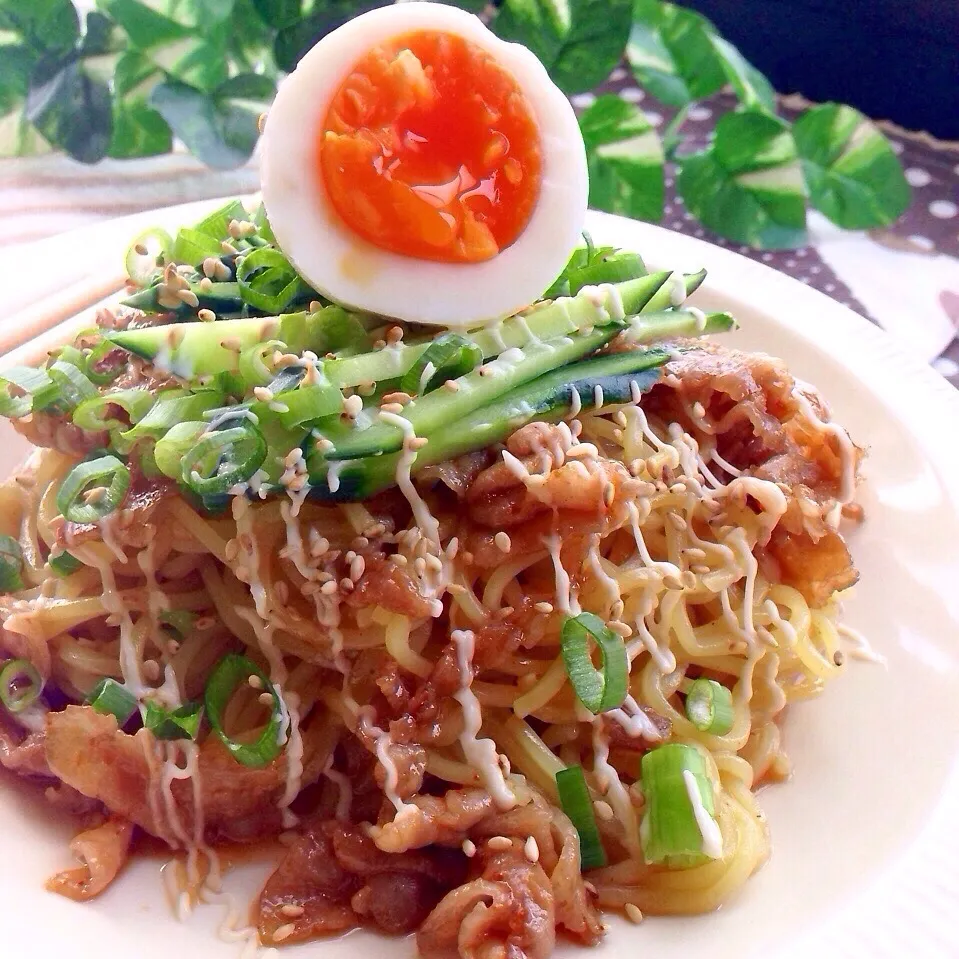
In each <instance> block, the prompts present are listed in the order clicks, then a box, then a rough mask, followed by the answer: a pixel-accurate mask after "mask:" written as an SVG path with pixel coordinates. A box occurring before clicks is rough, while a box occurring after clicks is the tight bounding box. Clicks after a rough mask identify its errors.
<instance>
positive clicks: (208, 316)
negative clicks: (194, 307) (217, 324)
mask: <svg viewBox="0 0 959 959" xmlns="http://www.w3.org/2000/svg"><path fill="white" fill-rule="evenodd" d="M196 318H197V319H198V320H199V321H200V322H201V323H212V322H213V321H214V320H215V319H216V313H214V312H213V310H198V311H197V314H196Z"/></svg>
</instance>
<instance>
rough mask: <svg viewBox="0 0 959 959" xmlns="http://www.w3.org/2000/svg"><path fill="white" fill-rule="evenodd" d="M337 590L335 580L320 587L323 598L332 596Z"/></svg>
mask: <svg viewBox="0 0 959 959" xmlns="http://www.w3.org/2000/svg"><path fill="white" fill-rule="evenodd" d="M338 588H339V587H338V586H337V585H336V580H330V582H328V583H324V584H323V585H322V586H321V587H320V592H321V593H322V594H323V595H324V596H332V595H333V594H334V593H335V592H336V591H337V589H338Z"/></svg>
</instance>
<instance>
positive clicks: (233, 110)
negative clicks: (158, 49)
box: [149, 75, 273, 169]
mask: <svg viewBox="0 0 959 959" xmlns="http://www.w3.org/2000/svg"><path fill="white" fill-rule="evenodd" d="M237 91H239V92H240V93H242V94H244V95H243V96H237V95H236V93H237ZM256 91H260V92H261V93H263V94H264V95H269V94H271V93H272V92H273V84H272V83H271V82H270V81H269V80H267V79H266V78H265V77H253V76H252V75H249V76H246V77H233V78H232V79H230V80H228V81H226V82H225V83H224V84H223V85H222V86H221V87H220V88H218V90H217V91H216V92H214V93H212V94H208V93H204V92H203V91H201V90H197V89H196V88H195V87H191V86H188V85H186V84H184V83H179V82H177V81H172V80H171V81H168V82H166V83H161V84H160V85H159V86H157V87H155V88H154V90H153V91H152V93H151V94H150V100H149V103H150V106H152V107H153V108H154V109H155V110H157V111H158V112H159V113H160V114H161V116H162V117H163V119H164V120H166V122H167V123H168V124H169V125H170V128H171V129H172V130H173V132H174V133H175V134H176V135H177V136H178V137H179V138H180V139H181V140H182V141H183V142H184V143H185V144H186V146H187V148H188V149H189V150H190V152H191V153H193V154H194V155H195V156H196V157H198V158H199V159H200V160H202V161H203V162H204V163H205V164H207V166H212V167H216V168H218V169H229V168H232V167H238V166H242V165H243V164H244V163H246V161H247V160H248V159H249V158H250V155H251V154H252V152H253V147H254V146H255V145H256V140H257V137H258V136H259V131H258V130H257V120H258V119H259V116H260V114H261V113H262V112H263V110H264V109H266V106H267V102H266V100H265V97H264V99H262V100H251V99H250V97H249V96H248V94H250V93H253V92H256Z"/></svg>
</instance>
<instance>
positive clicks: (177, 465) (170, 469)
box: [153, 420, 210, 480]
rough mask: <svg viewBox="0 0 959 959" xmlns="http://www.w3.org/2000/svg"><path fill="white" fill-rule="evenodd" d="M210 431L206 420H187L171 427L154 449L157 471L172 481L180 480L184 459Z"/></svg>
mask: <svg viewBox="0 0 959 959" xmlns="http://www.w3.org/2000/svg"><path fill="white" fill-rule="evenodd" d="M209 429H210V424H209V423H208V422H206V421H205V420H187V421H186V422H185V423H177V424H176V425H175V426H171V427H170V429H168V430H167V432H166V433H165V434H164V435H163V436H161V437H160V439H158V440H157V444H156V446H154V447H153V459H154V461H155V462H156V467H157V469H158V470H159V471H160V472H161V473H162V474H163V475H164V476H169V477H170V479H175V480H178V479H180V475H181V469H182V464H183V457H184V456H185V455H186V454H187V453H188V452H189V451H190V450H191V449H193V447H194V446H196V443H197V440H199V439H200V437H202V436H203V435H204V434H205V433H206V432H207V431H208V430H209Z"/></svg>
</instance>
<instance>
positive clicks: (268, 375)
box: [237, 340, 286, 388]
mask: <svg viewBox="0 0 959 959" xmlns="http://www.w3.org/2000/svg"><path fill="white" fill-rule="evenodd" d="M276 352H280V353H284V352H286V344H285V343H284V342H283V341H282V340H267V341H266V342H265V343H255V344H254V345H253V346H248V347H247V348H246V349H245V350H243V351H242V352H241V353H240V358H239V361H238V363H237V368H238V369H239V371H240V376H241V378H242V379H243V382H244V384H245V385H246V386H247V387H248V388H252V387H254V386H266V384H267V383H269V382H270V380H272V379H273V377H274V376H275V375H276V370H275V369H274V367H273V362H272V360H273V354H274V353H276Z"/></svg>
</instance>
